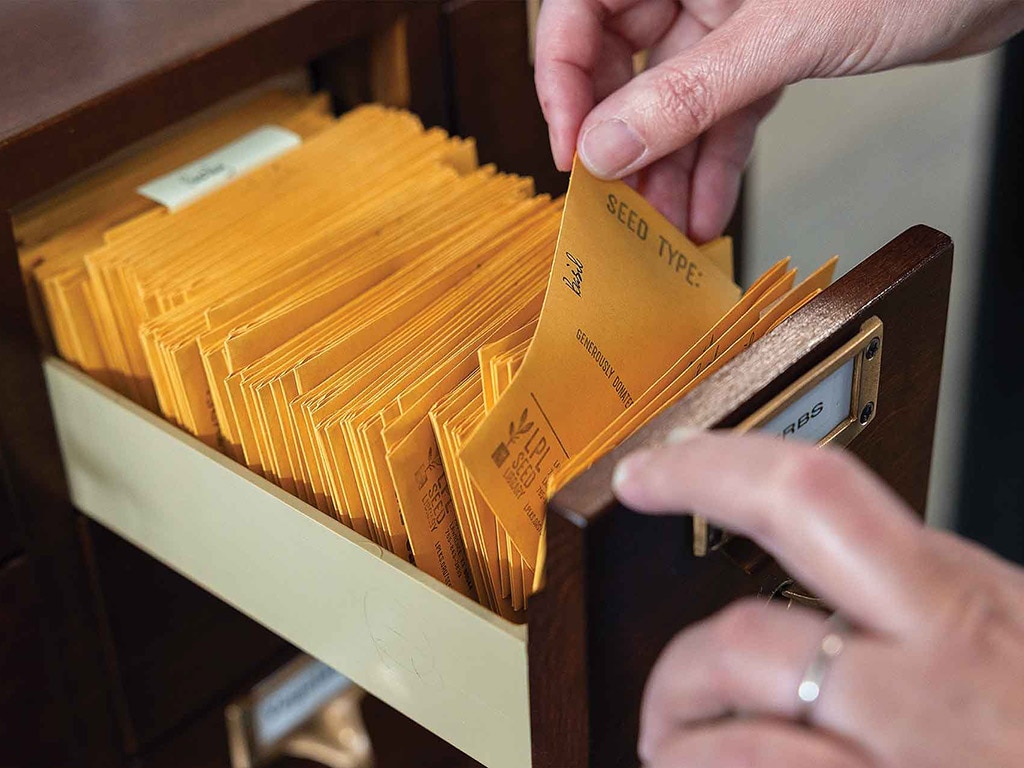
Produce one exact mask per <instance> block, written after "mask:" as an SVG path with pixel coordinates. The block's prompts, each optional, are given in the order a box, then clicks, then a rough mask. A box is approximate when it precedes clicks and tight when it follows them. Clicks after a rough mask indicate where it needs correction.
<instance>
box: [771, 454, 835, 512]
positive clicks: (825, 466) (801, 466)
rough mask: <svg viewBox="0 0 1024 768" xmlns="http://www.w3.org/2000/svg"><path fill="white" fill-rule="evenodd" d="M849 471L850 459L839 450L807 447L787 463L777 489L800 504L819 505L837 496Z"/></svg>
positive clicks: (778, 480)
mask: <svg viewBox="0 0 1024 768" xmlns="http://www.w3.org/2000/svg"><path fill="white" fill-rule="evenodd" d="M850 471H851V467H850V464H849V462H848V460H847V459H846V457H845V456H843V455H842V454H840V453H839V452H838V451H830V450H828V449H820V448H804V449H803V450H800V451H799V452H797V453H795V454H794V455H793V456H792V458H790V459H789V460H788V461H787V462H786V463H785V465H784V467H783V471H782V472H780V473H779V475H778V478H777V486H778V487H777V488H776V490H777V491H778V492H780V493H781V494H782V495H784V496H785V497H787V498H789V499H791V500H792V501H794V502H795V503H797V504H807V505H808V506H819V505H821V504H822V503H823V502H827V501H829V500H831V499H834V498H836V494H837V491H838V490H839V488H840V487H841V486H843V485H844V484H845V481H846V479H847V477H848V476H849V474H850Z"/></svg>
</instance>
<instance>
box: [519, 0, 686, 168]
mask: <svg viewBox="0 0 1024 768" xmlns="http://www.w3.org/2000/svg"><path fill="white" fill-rule="evenodd" d="M677 12H678V5H677V4H676V3H675V2H673V1H672V0H548V1H547V2H545V3H544V4H543V5H542V6H541V12H540V18H539V19H538V23H537V51H536V54H537V55H536V66H535V70H534V78H535V82H536V86H537V95H538V97H539V99H540V105H541V109H542V110H543V112H544V117H545V119H546V120H547V123H548V132H549V135H550V138H551V151H552V155H553V156H554V159H555V165H556V166H557V167H558V168H559V169H560V170H563V171H567V170H569V168H570V167H571V166H572V158H573V154H574V152H575V148H576V138H577V135H578V133H579V127H580V124H581V123H582V122H583V118H584V117H585V116H586V114H587V113H588V112H589V111H590V110H591V109H592V108H593V106H594V104H595V103H596V101H597V98H598V96H596V95H595V83H594V79H595V73H597V72H598V70H599V68H600V62H601V57H602V54H603V51H604V49H605V43H606V27H607V30H608V32H610V33H611V34H613V35H616V36H618V38H620V39H621V41H623V44H624V46H625V47H626V48H628V49H630V50H629V53H630V54H632V52H633V51H634V50H638V49H640V48H645V47H647V46H648V45H650V44H652V43H653V42H654V41H655V40H656V39H657V37H658V36H659V35H660V34H661V33H662V32H663V31H664V28H666V27H667V26H669V25H670V24H671V23H672V20H673V18H674V16H675V14H676V13H677Z"/></svg>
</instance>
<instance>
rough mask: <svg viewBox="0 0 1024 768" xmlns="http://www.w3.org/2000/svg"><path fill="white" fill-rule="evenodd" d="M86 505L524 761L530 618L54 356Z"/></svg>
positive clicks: (518, 765)
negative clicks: (322, 508)
mask: <svg viewBox="0 0 1024 768" xmlns="http://www.w3.org/2000/svg"><path fill="white" fill-rule="evenodd" d="M45 371H46V380H47V386H48V388H49V394H50V400H51V403H52V405H53V412H54V421H55V423H56V426H57V433H58V436H59V439H60V444H61V452H62V455H63V459H64V466H65V469H66V472H67V477H68V484H69V488H70V493H71V499H72V501H73V502H74V504H75V506H76V507H77V508H78V509H80V510H82V512H83V513H85V514H86V515H88V516H89V517H91V518H93V519H94V520H96V521H98V522H99V523H101V524H103V525H104V526H105V527H107V528H109V529H111V530H112V531H114V532H116V533H118V534H119V535H120V536H122V537H124V538H126V539H128V540H129V541H131V542H132V543H134V544H135V545H137V546H138V547H140V548H141V549H143V550H145V551H147V552H148V553H150V554H151V555H153V556H154V557H156V558H157V559H159V560H161V561H162V562H164V563H166V564H167V565H169V566H170V567H171V568H173V569H174V570H176V571H178V572H179V573H181V574H183V575H184V576H186V577H188V578H189V579H191V580H192V581H194V582H196V583H197V584H199V585H201V586H202V587H204V588H205V589H207V590H208V591H210V592H212V593H214V594H215V595H217V596H219V597H220V598H222V599H223V600H225V601H226V602H228V603H230V604H231V605H233V606H235V607H236V608H238V609H239V610H241V611H242V612H243V613H245V614H248V615H249V616H250V617H252V618H253V619H255V620H256V621H258V622H260V623H261V624H263V625H264V626H265V627H267V628H268V629H270V630H272V631H273V632H275V633H276V634H278V635H280V636H282V637H284V638H285V639H287V640H288V641H289V642H291V643H293V644H294V645H296V646H298V647H299V648H301V649H303V650H305V651H306V652H307V653H309V654H310V655H312V656H315V657H317V658H319V659H321V660H323V661H324V662H326V663H328V664H330V665H331V666H332V667H334V668H335V669H337V670H338V671H340V672H341V673H343V674H345V675H347V676H348V677H350V678H351V679H352V680H354V681H355V682H356V683H357V684H358V685H360V686H361V687H363V688H365V689H366V690H367V691H369V692H370V693H371V694H373V695H374V696H377V697H378V698H380V699H382V700H383V701H385V702H387V703H388V704H390V705H391V706H393V707H394V708H395V709H397V710H399V711H400V712H402V713H404V714H405V715H407V716H408V717H410V718H411V719H412V720H414V721H416V722H418V723H420V724H421V725H423V726H424V727H425V728H427V729H428V730H430V731H432V732H434V733H435V734H437V735H438V736H440V737H441V738H442V739H444V740H445V741H447V742H449V743H450V744H452V745H453V746H455V747H457V748H458V749H460V750H462V751H463V752H465V753H466V754H467V755H469V756H470V757H472V758H474V759H476V760H478V761H480V762H481V763H483V764H484V765H487V766H489V768H522V766H524V765H529V764H530V761H531V753H530V714H529V694H528V685H527V651H526V628H525V627H521V626H516V625H514V624H511V623H509V622H507V621H505V620H503V619H501V618H500V617H497V616H495V615H494V614H492V613H490V612H489V611H487V610H486V609H484V608H482V607H481V606H479V605H477V604H476V603H474V602H472V601H470V600H467V599H465V598H463V597H462V596H461V595H459V594H457V593H456V592H454V591H453V590H451V589H449V588H448V587H446V586H445V585H443V584H441V583H440V582H438V581H436V580H435V579H433V578H431V577H430V576H427V575H426V574H423V573H422V572H420V571H419V570H417V569H416V568H415V567H413V566H411V565H409V564H408V563H405V562H404V561H402V560H400V559H399V558H397V557H395V556H393V555H391V554H390V553H388V552H385V551H383V550H382V549H381V548H380V547H378V546H377V545H375V544H373V543H372V542H370V541H369V540H367V539H365V538H363V537H361V536H359V535H358V534H356V533H354V532H353V531H351V530H349V529H347V528H345V527H344V526H342V525H341V524H339V523H337V522H335V521H333V520H331V519H329V518H327V517H326V516H324V515H323V514H321V513H320V512H319V511H317V510H316V509H314V508H312V507H310V506H308V505H306V504H304V503H303V502H302V501H300V500H299V499H297V498H295V497H293V496H291V495H289V494H287V493H286V492H284V491H282V490H281V489H280V488H278V487H276V486H274V485H272V484H271V483H268V482H266V481H264V480H263V479H262V478H260V477H258V476H257V475H255V474H253V473H252V472H250V471H248V470H247V469H245V468H244V467H242V466H240V465H238V464H236V463H235V462H233V461H231V460H230V459H228V458H227V457H225V456H222V455H221V454H219V453H217V452H216V451H213V450H211V449H209V448H207V447H206V446H204V445H203V444H201V443H200V442H198V441H197V440H194V439H192V438H191V437H190V436H188V435H186V434H185V433H183V432H181V431H179V430H177V429H176V428H174V427H173V426H171V425H169V424H167V423H166V422H164V421H163V420H162V419H160V418H158V417H156V416H154V415H153V414H151V413H149V412H148V411H146V410H144V409H142V408H140V407H139V406H137V405H135V404H134V403H132V402H130V401H129V400H127V399H125V398H123V397H120V396H119V395H117V394H115V393H113V392H112V391H110V390H108V389H106V388H105V387H103V386H102V385H100V384H98V383H96V382H95V381H93V380H92V379H90V378H89V377H87V376H85V375H84V374H81V373H79V372H78V371H77V370H75V369H74V368H72V367H70V366H68V365H66V364H64V363H62V362H60V361H58V360H54V359H49V360H47V361H46V362H45Z"/></svg>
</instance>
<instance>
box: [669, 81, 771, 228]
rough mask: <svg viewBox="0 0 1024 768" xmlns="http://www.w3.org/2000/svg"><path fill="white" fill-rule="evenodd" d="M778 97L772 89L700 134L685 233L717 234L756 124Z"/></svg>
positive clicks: (732, 206)
mask: <svg viewBox="0 0 1024 768" xmlns="http://www.w3.org/2000/svg"><path fill="white" fill-rule="evenodd" d="M778 98H779V92H775V93H773V94H770V95H769V96H766V97H764V98H763V99H761V100H759V101H757V102H755V103H754V104H751V105H750V106H749V107H744V108H743V109H741V110H739V111H738V112H734V113H733V114H731V115H729V116H728V117H726V118H725V119H723V120H722V121H721V122H719V123H717V124H715V125H714V126H712V127H711V128H710V129H709V130H708V131H707V133H705V134H704V136H702V137H701V140H700V152H699V153H698V155H697V160H696V166H695V168H694V171H693V180H692V181H691V188H692V193H691V199H690V209H689V216H688V219H689V232H688V234H689V235H690V237H691V238H693V239H694V240H696V241H697V242H699V243H704V242H707V241H708V240H712V239H714V238H716V237H718V236H719V235H721V234H722V231H723V230H724V229H725V226H726V224H728V223H729V219H730V218H731V217H732V213H733V210H734V209H735V208H736V201H737V199H738V198H739V194H740V183H741V181H742V179H743V171H744V169H745V168H746V166H747V162H748V160H749V159H750V153H751V151H752V150H753V149H754V137H755V135H756V132H757V126H758V125H759V124H760V123H761V120H763V119H764V118H765V116H766V115H767V114H768V112H770V111H771V109H772V107H773V106H774V105H775V103H776V102H777V101H778Z"/></svg>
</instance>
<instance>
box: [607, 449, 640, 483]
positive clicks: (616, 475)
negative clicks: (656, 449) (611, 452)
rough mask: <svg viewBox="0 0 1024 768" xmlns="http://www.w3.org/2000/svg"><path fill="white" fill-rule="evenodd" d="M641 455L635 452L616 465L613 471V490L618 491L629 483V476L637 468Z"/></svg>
mask: <svg viewBox="0 0 1024 768" xmlns="http://www.w3.org/2000/svg"><path fill="white" fill-rule="evenodd" d="M639 458H640V457H639V456H638V455H637V454H635V453H633V454H630V455H629V456H627V457H626V458H624V459H623V460H622V461H620V462H619V463H618V464H616V465H615V471H614V472H613V473H612V490H613V491H615V492H616V493H618V492H619V489H621V488H625V487H626V484H627V483H629V478H630V476H631V475H632V474H633V471H634V470H635V469H636V464H637V460H638V459H639Z"/></svg>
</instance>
